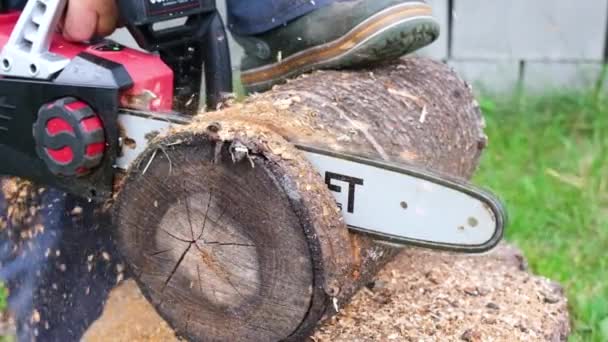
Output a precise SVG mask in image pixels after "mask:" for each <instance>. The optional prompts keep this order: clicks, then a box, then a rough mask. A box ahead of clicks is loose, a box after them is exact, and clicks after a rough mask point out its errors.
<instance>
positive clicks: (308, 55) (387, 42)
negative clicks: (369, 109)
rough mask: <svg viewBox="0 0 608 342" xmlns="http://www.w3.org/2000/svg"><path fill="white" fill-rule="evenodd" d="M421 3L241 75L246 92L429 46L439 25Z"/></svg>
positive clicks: (378, 16) (388, 11)
mask: <svg viewBox="0 0 608 342" xmlns="http://www.w3.org/2000/svg"><path fill="white" fill-rule="evenodd" d="M431 14H432V9H431V7H430V6H429V5H427V4H425V3H422V2H421V3H411V2H410V3H406V4H400V5H397V6H392V7H389V8H387V9H385V10H383V11H381V12H379V13H377V14H375V15H374V16H372V17H370V18H369V19H367V20H365V21H364V22H362V23H361V24H359V25H357V26H356V27H354V28H353V29H352V30H351V31H349V32H348V33H347V34H345V35H344V36H342V37H341V38H339V39H336V40H334V41H332V42H329V43H327V44H323V45H319V46H315V47H312V48H310V49H307V50H304V51H301V52H299V53H297V54H294V55H292V56H289V57H288V58H285V59H283V60H281V61H279V62H276V63H273V64H269V65H265V66H263V67H259V68H255V69H252V70H247V71H244V72H242V73H241V82H242V83H243V86H244V87H245V89H247V90H248V91H250V92H251V91H264V90H267V89H269V88H270V87H272V86H273V85H275V84H277V83H281V82H282V81H285V80H286V79H288V78H290V77H293V76H296V75H299V74H302V73H306V72H310V71H313V70H317V69H340V68H347V67H356V66H364V65H368V64H373V63H375V62H380V61H386V60H391V59H396V58H399V57H401V56H403V55H405V54H407V53H410V52H413V51H415V50H417V49H419V48H421V47H424V46H426V45H428V44H430V43H431V42H433V41H434V40H435V39H436V38H437V36H438V35H439V25H438V23H437V22H436V21H435V19H434V18H433V17H432V16H431Z"/></svg>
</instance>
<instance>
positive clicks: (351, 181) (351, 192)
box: [325, 172, 363, 214]
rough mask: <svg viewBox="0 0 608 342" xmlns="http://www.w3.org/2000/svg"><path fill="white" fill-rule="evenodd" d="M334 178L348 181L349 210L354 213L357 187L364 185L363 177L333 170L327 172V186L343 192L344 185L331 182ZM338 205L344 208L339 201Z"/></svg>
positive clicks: (332, 189)
mask: <svg viewBox="0 0 608 342" xmlns="http://www.w3.org/2000/svg"><path fill="white" fill-rule="evenodd" d="M334 179H335V180H338V181H342V182H346V183H348V205H347V211H348V212H349V213H351V214H352V213H354V212H355V187H356V186H357V185H363V179H360V178H355V177H350V176H345V175H341V174H338V173H333V172H325V184H327V187H328V188H329V190H331V191H334V192H338V193H340V192H342V187H341V186H338V185H334V184H331V181H332V180H334ZM338 206H339V207H340V209H342V205H341V204H340V203H338Z"/></svg>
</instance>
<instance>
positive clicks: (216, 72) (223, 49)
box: [201, 14, 232, 110]
mask: <svg viewBox="0 0 608 342" xmlns="http://www.w3.org/2000/svg"><path fill="white" fill-rule="evenodd" d="M208 25H209V26H208V27H207V30H206V31H205V34H204V36H203V38H202V40H201V44H202V45H203V46H202V47H201V51H202V54H203V61H204V63H205V66H204V67H205V90H206V93H207V108H209V109H211V110H215V109H216V108H217V106H218V104H219V103H221V101H222V98H223V94H225V93H231V92H232V65H231V62H230V48H229V46H228V36H227V35H226V29H225V27H224V23H223V22H222V18H221V17H220V16H219V14H217V15H215V16H213V17H212V18H211V19H210V21H209V24H208Z"/></svg>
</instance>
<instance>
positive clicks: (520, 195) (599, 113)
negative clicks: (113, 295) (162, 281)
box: [0, 94, 608, 342]
mask: <svg viewBox="0 0 608 342" xmlns="http://www.w3.org/2000/svg"><path fill="white" fill-rule="evenodd" d="M480 102H481V104H482V107H483V109H484V111H485V114H486V117H487V123H488V128H487V133H488V136H489V140H490V144H489V147H488V150H487V151H486V153H485V154H484V157H483V160H482V163H481V167H480V170H479V172H478V174H477V176H476V179H475V180H476V183H478V184H481V185H486V186H488V187H490V188H491V189H492V190H494V191H495V192H496V193H498V194H499V195H500V196H501V197H502V198H503V199H504V200H505V202H506V204H507V207H508V209H509V214H510V225H509V227H508V230H507V236H506V238H507V240H508V241H510V242H512V243H515V244H516V245H518V246H520V247H521V248H522V249H523V251H524V254H525V255H526V257H527V260H528V261H529V264H530V267H531V269H532V271H534V273H536V274H541V275H543V276H546V277H549V278H552V279H554V280H557V281H559V282H560V283H561V284H562V285H563V286H564V288H565V292H566V294H567V296H568V298H569V307H570V311H571V313H572V316H571V318H572V321H573V333H572V335H571V337H570V340H571V341H593V342H595V341H597V342H601V341H607V340H608V280H607V279H608V277H607V276H606V271H605V270H606V269H608V254H607V253H606V252H605V249H606V246H608V162H607V159H608V153H606V152H605V151H608V99H607V98H605V96H597V95H595V94H584V95H576V94H570V95H567V96H550V97H546V98H543V99H534V100H529V99H521V98H520V99H517V100H510V101H505V100H501V101H490V100H482V101H480ZM365 293H367V292H366V291H364V292H363V294H362V295H361V296H365ZM132 294H133V293H132ZM125 295H126V296H127V295H129V293H128V292H127V293H126V294H125ZM0 304H1V301H0ZM346 310H348V309H346ZM471 334H473V332H471ZM473 335H475V334H473ZM473 337H475V336H473ZM387 338H388V336H387Z"/></svg>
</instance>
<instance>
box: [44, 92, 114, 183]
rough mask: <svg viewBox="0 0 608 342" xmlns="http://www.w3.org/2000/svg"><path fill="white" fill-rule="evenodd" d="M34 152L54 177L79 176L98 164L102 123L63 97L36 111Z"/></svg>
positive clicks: (83, 105)
mask: <svg viewBox="0 0 608 342" xmlns="http://www.w3.org/2000/svg"><path fill="white" fill-rule="evenodd" d="M34 138H35V139H36V151H37V153H38V156H39V157H40V158H42V159H43V160H44V161H45V162H46V165H47V166H48V168H49V170H51V172H53V173H54V174H57V175H63V176H83V175H86V174H87V173H89V171H90V170H91V169H93V168H95V167H96V166H98V165H99V164H100V163H101V160H102V158H103V154H104V151H105V148H106V141H105V135H104V129H103V123H102V121H101V119H100V118H99V116H98V115H97V114H96V113H95V112H94V111H93V109H92V108H91V107H89V105H87V104H86V103H84V102H82V101H79V100H77V99H75V98H73V97H66V98H62V99H59V100H56V101H55V102H52V103H50V104H47V105H45V106H43V107H42V108H40V110H39V111H38V120H37V121H36V123H35V124H34Z"/></svg>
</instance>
